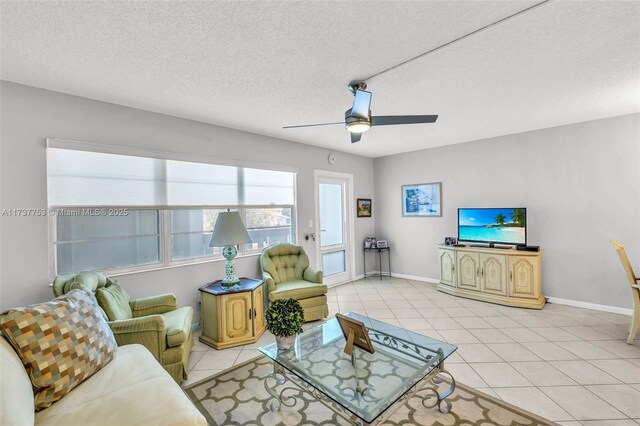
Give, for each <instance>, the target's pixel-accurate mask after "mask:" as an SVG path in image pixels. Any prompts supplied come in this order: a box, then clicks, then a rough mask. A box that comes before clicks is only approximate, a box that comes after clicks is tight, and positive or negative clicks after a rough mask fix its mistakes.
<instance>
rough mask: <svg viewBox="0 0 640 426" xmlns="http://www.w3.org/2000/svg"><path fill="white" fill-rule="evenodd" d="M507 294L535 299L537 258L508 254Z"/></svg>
mask: <svg viewBox="0 0 640 426" xmlns="http://www.w3.org/2000/svg"><path fill="white" fill-rule="evenodd" d="M509 266H510V267H509V296H512V297H523V298H527V299H537V298H538V296H539V294H538V280H539V279H540V277H539V264H538V259H537V258H535V257H528V256H509Z"/></svg>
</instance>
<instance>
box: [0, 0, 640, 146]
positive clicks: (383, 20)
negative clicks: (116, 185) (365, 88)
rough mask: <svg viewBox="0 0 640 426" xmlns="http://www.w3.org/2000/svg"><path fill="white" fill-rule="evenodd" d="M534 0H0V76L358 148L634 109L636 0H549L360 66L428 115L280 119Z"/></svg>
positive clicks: (398, 103)
mask: <svg viewBox="0 0 640 426" xmlns="http://www.w3.org/2000/svg"><path fill="white" fill-rule="evenodd" d="M535 3H536V1H523V0H517V1H438V2H436V1H419V2H418V1H415V2H411V1H407V2H400V1H386V2H366V3H365V2H345V1H338V2H329V1H321V2H311V1H307V2H289V1H287V2H284V1H274V2H192V1H188V2H179V1H171V2H138V1H131V2H84V1H75V2H74V1H68V2H54V1H45V2H35V1H30V2H20V1H17V2H7V1H3V2H2V9H1V14H2V16H1V19H2V21H1V27H0V31H1V33H0V36H1V44H0V47H1V61H2V62H1V67H0V77H1V78H2V79H4V80H9V81H14V82H18V83H22V84H27V85H31V86H36V87H41V88H45V89H50V90H55V91H59V92H65V93H70V94H73V95H78V96H84V97H88V98H93V99H98V100H102V101H107V102H113V103H117V104H122V105H127V106H131V107H135V108H141V109H145V110H150V111H156V112H161V113H166V114H171V115H175V116H180V117H186V118H190V119H195V120H199V121H203V122H208V123H214V124H220V125H223V126H228V127H233V128H237V129H242V130H248V131H251V132H255V133H261V134H265V135H270V136H275V137H279V138H284V139H289V140H293V141H297V142H302V143H306V144H312V145H318V146H324V147H327V148H331V149H335V150H340V151H347V152H352V153H356V154H361V155H366V156H371V157H377V156H382V155H388V154H394V153H398V152H406V151H412V150H417V149H423V148H428V147H434V146H439V145H446V144H452V143H459V142H465V141H469V140H474V139H481V138H486V137H492V136H498V135H504V134H511V133H517V132H523V131H527V130H533V129H539V128H545V127H551V126H557V125H562V124H568V123H574V122H580V121H586V120H592V119H597V118H602V117H609V116H615V115H621V114H626V113H631V112H637V111H640V81H639V75H640V25H639V24H638V22H640V3H639V2H637V1H606V2H604V1H560V0H556V1H553V2H551V3H549V4H546V5H543V6H540V7H538V8H535V9H533V10H532V11H530V12H527V13H525V14H522V15H519V16H517V17H515V18H513V19H510V20H508V21H506V22H504V23H501V24H499V25H497V26H494V27H492V28H490V29H488V30H486V31H483V32H481V33H479V34H478V35H475V36H473V37H471V38H468V39H465V40H462V41H460V42H458V43H455V44H453V45H451V46H449V47H446V48H444V49H442V50H439V51H437V52H435V53H433V54H431V55H428V56H426V57H424V58H421V59H419V60H416V61H414V62H412V63H409V64H407V65H405V66H403V67H401V68H398V69H396V70H393V71H390V72H388V73H385V74H383V75H380V76H378V77H375V78H373V79H371V80H370V81H368V84H369V90H371V91H372V92H373V101H372V105H371V109H372V112H373V114H374V115H376V114H377V115H391V114H439V115H440V117H439V119H438V121H437V123H436V124H431V125H430V124H426V125H408V126H390V127H383V128H373V129H371V130H370V131H369V132H367V133H365V134H364V136H363V140H362V141H361V142H359V143H357V144H353V145H352V144H351V143H350V142H349V138H348V133H347V132H346V130H345V129H344V128H343V127H342V126H333V127H330V128H309V129H291V130H284V129H282V128H281V127H282V126H284V125H290V124H303V123H316V122H323V121H340V120H342V119H343V118H344V111H345V110H346V109H348V108H349V107H350V106H351V102H352V99H353V97H352V95H351V94H350V93H349V92H348V91H347V90H346V85H347V83H348V82H349V81H350V80H352V79H357V78H363V77H366V76H369V75H372V74H375V73H376V72H378V71H381V70H383V69H386V68H388V67H390V66H392V65H395V64H397V63H399V62H402V61H404V60H406V59H408V58H411V57H414V56H416V55H418V54H420V53H422V52H424V51H427V50H429V49H431V48H434V47H436V46H438V45H440V44H443V43H446V42H448V41H450V40H453V39H455V38H457V37H459V36H461V35H463V34H465V33H468V32H470V31H473V30H475V29H477V28H480V27H482V26H485V25H487V24H489V23H491V22H493V21H496V20H498V19H501V18H503V17H506V16H508V15H510V14H513V13H515V12H517V11H519V10H521V9H524V8H526V7H528V6H530V5H533V4H535Z"/></svg>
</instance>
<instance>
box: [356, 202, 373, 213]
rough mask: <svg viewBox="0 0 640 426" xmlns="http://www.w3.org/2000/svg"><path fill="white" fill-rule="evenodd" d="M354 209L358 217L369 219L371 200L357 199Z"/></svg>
mask: <svg viewBox="0 0 640 426" xmlns="http://www.w3.org/2000/svg"><path fill="white" fill-rule="evenodd" d="M356 207H357V208H356V212H357V213H358V217H371V198H358V199H357V200H356Z"/></svg>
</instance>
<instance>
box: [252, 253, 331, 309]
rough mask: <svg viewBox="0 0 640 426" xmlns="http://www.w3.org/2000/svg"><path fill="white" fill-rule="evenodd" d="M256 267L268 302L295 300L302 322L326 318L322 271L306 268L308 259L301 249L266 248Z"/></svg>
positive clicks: (326, 307)
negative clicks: (258, 265)
mask: <svg viewBox="0 0 640 426" xmlns="http://www.w3.org/2000/svg"><path fill="white" fill-rule="evenodd" d="M260 267H261V268H262V279H263V280H264V281H265V282H266V283H267V293H268V295H269V296H268V298H269V302H274V301H276V300H279V299H296V300H297V301H299V302H300V304H301V305H302V307H303V308H304V320H305V321H315V320H319V319H322V318H326V317H328V316H329V306H328V305H327V286H326V285H324V284H322V271H317V270H315V269H313V268H311V267H310V266H309V257H308V256H307V255H306V253H305V252H304V249H303V248H302V247H299V246H294V245H293V244H287V243H278V244H274V245H272V246H270V247H267V248H265V249H264V250H263V251H262V254H261V255H260Z"/></svg>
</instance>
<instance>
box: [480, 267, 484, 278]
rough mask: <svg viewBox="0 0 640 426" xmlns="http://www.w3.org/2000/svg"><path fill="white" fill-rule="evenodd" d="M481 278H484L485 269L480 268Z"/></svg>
mask: <svg viewBox="0 0 640 426" xmlns="http://www.w3.org/2000/svg"><path fill="white" fill-rule="evenodd" d="M480 276H481V277H482V278H484V268H480Z"/></svg>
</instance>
